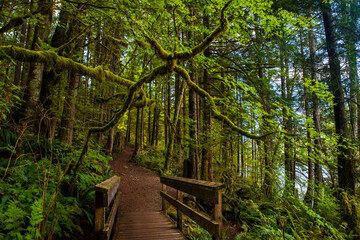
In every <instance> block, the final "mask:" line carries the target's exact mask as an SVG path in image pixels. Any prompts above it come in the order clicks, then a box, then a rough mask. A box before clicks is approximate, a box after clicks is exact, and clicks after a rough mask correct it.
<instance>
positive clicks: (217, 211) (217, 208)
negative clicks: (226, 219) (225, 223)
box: [213, 189, 222, 240]
mask: <svg viewBox="0 0 360 240" xmlns="http://www.w3.org/2000/svg"><path fill="white" fill-rule="evenodd" d="M217 195H218V203H216V204H214V207H213V217H214V220H215V221H216V222H218V223H219V231H218V233H219V234H218V235H217V236H213V239H216V240H220V239H221V238H222V190H221V189H219V190H217Z"/></svg>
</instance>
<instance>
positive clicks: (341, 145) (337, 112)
mask: <svg viewBox="0 0 360 240" xmlns="http://www.w3.org/2000/svg"><path fill="white" fill-rule="evenodd" d="M322 14H323V21H324V28H325V36H326V46H327V52H328V55H329V65H330V78H331V79H330V84H329V85H330V89H331V91H332V93H333V95H334V117H335V128H336V134H337V135H338V137H339V138H338V151H339V153H338V172H339V187H340V188H341V189H343V190H345V191H348V192H349V193H350V194H352V195H354V194H355V175H354V162H353V156H352V153H351V150H350V148H349V145H348V141H349V131H348V126H347V122H346V112H345V103H344V92H343V87H342V84H341V73H340V61H339V56H338V52H337V47H336V33H335V28H334V26H333V20H332V15H331V9H330V6H329V5H325V4H323V8H322Z"/></svg>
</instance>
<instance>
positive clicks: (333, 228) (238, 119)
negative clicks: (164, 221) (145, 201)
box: [0, 0, 360, 239]
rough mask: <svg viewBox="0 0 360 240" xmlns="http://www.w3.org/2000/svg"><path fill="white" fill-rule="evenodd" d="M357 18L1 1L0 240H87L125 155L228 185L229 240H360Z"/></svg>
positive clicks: (293, 9)
mask: <svg viewBox="0 0 360 240" xmlns="http://www.w3.org/2000/svg"><path fill="white" fill-rule="evenodd" d="M359 9H360V6H359V2H358V1H356V0H335V1H331V2H328V1H321V0H307V1H297V0H292V1H282V0H276V1H268V0H262V1H259V0H253V1H247V0H232V1H223V0H217V1H193V0H170V1H157V0H145V1H127V0H111V1H92V0H90V1H82V0H72V1H70V0H58V1H52V0H37V1H27V0H15V1H2V2H1V3H0V177H1V180H0V199H1V205H0V238H5V239H23V238H25V239H45V238H48V239H51V238H57V239H60V238H61V239H66V238H81V236H82V228H84V227H86V226H87V227H89V226H91V224H92V221H93V209H92V203H93V199H94V196H93V195H94V192H93V190H92V189H93V186H94V185H95V184H97V183H99V182H101V181H102V180H104V179H106V178H107V177H109V176H110V172H109V167H108V166H107V162H108V160H110V159H111V157H109V155H111V154H112V153H114V152H119V151H121V150H122V149H123V148H124V147H125V146H126V145H133V146H134V147H135V152H134V161H136V162H137V163H138V164H139V165H142V166H145V167H147V168H150V169H152V170H154V171H156V172H158V173H160V174H172V175H177V176H184V177H190V178H198V179H203V180H211V181H221V182H223V183H225V185H226V190H225V191H224V203H225V204H224V205H225V206H224V216H225V218H226V219H227V220H228V223H227V230H226V231H225V234H226V235H227V236H231V238H235V239H280V238H283V239H352V238H353V239H358V238H359V235H360V229H359V226H360V224H359V210H360V209H359V204H358V191H359V189H358V186H357V185H358V180H359V131H360V109H359V102H360V94H359V71H358V65H359V39H360V38H359V36H360V29H359V26H360V24H359V15H360V10H359ZM199 204H200V203H199ZM200 205H201V204H200ZM200 205H198V206H197V207H200ZM78 222H80V223H84V224H82V225H81V224H80V225H79V224H77V223H78ZM85 223H87V225H86V224H85ZM85 225H86V226H85ZM188 229H190V230H189V237H191V236H192V237H193V238H194V239H201V237H203V238H205V233H203V230H201V229H199V228H198V227H196V226H194V225H193V223H191V222H190V221H189V222H188ZM230 232H232V233H230ZM234 232H237V235H236V234H234ZM227 236H224V237H227Z"/></svg>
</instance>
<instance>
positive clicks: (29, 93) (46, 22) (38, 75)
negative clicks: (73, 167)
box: [20, 0, 52, 121]
mask: <svg viewBox="0 0 360 240" xmlns="http://www.w3.org/2000/svg"><path fill="white" fill-rule="evenodd" d="M38 9H39V10H40V15H39V20H38V22H37V24H36V27H35V32H34V36H33V42H32V46H31V49H32V50H40V42H39V40H40V41H42V42H45V43H47V42H48V36H49V30H50V24H51V19H52V1H49V0H40V1H39V2H38ZM43 68H44V64H42V63H39V62H31V63H30V67H29V75H28V79H27V83H26V89H25V93H24V104H23V105H22V107H21V111H20V119H22V121H27V120H34V119H37V120H39V119H40V117H41V114H42V106H41V103H40V90H41V84H42V74H43Z"/></svg>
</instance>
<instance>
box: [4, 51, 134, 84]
mask: <svg viewBox="0 0 360 240" xmlns="http://www.w3.org/2000/svg"><path fill="white" fill-rule="evenodd" d="M9 57H10V58H11V59H14V60H18V61H22V62H41V63H44V64H46V65H47V66H50V67H54V68H58V69H66V70H73V71H75V72H78V73H80V74H83V75H86V76H88V77H92V78H95V79H98V80H101V81H104V80H105V79H106V80H107V81H113V82H116V83H119V84H120V85H123V86H126V87H130V86H131V85H133V84H134V82H133V81H131V80H128V79H126V78H123V77H120V76H118V75H116V74H114V73H112V72H110V71H108V70H104V68H103V67H101V66H99V67H96V68H92V67H86V66H85V65H83V64H81V63H78V62H75V61H74V60H72V59H70V58H66V57H62V56H59V55H58V54H57V53H56V52H54V51H52V50H44V51H33V50H28V49H25V48H21V47H16V46H0V59H6V58H9Z"/></svg>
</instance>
